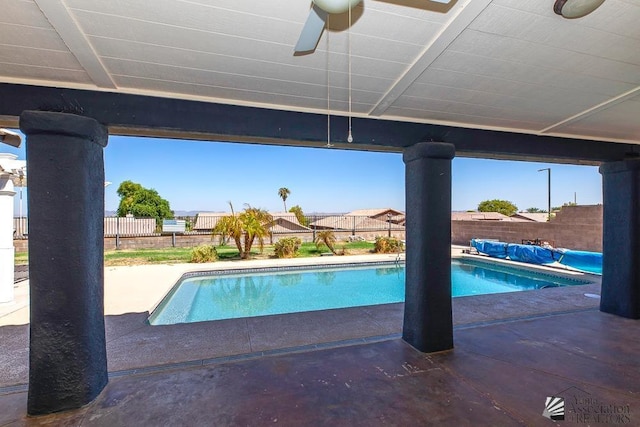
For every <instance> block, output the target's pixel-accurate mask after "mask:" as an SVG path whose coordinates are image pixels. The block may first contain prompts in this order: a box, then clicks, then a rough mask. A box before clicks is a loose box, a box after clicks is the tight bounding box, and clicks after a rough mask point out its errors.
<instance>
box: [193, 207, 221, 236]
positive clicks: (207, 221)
mask: <svg viewBox="0 0 640 427" xmlns="http://www.w3.org/2000/svg"><path fill="white" fill-rule="evenodd" d="M226 215H229V214H228V213H226V212H199V213H198V214H197V215H196V223H195V224H194V225H193V231H209V232H210V231H212V230H213V229H214V228H216V224H217V223H218V221H220V218H222V217H223V216H226Z"/></svg>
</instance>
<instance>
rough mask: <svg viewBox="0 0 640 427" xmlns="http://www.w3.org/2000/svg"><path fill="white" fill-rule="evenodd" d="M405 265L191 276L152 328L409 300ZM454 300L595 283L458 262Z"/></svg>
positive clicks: (180, 284)
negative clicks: (461, 297) (462, 297)
mask: <svg viewBox="0 0 640 427" xmlns="http://www.w3.org/2000/svg"><path fill="white" fill-rule="evenodd" d="M404 282H405V269H404V266H403V265H398V264H388V263H387V264H382V263H378V264H375V265H371V264H369V265H364V266H353V265H352V266H348V267H345V266H330V267H322V268H316V269H313V270H309V267H304V269H301V268H294V269H292V268H286V269H278V270H275V271H274V270H273V269H262V270H250V271H236V272H234V273H229V272H206V273H191V274H187V275H185V276H183V278H182V279H181V280H180V281H179V282H178V283H177V284H176V285H175V286H174V287H173V288H172V290H171V291H170V292H169V293H168V294H167V296H166V297H165V298H164V299H163V301H162V302H161V303H160V304H159V305H158V307H157V308H156V310H154V312H153V314H152V315H151V316H150V317H149V323H151V324H152V325H167V324H175V323H189V322H201V321H207V320H221V319H233V318H243V317H256V316H266V315H272V314H284V313H297V312H303V311H314V310H327V309H334V308H346V307H359V306H366V305H377V304H389V303H398V302H403V301H404ZM451 282H452V295H453V296H454V297H457V296H467V295H480V294H491V293H501V292H514V291H523V290H530V289H540V288H544V287H556V286H568V285H578V284H586V283H589V281H586V280H579V279H573V278H565V277H562V276H556V275H552V274H541V273H537V272H532V271H528V270H523V269H517V268H513V267H510V266H502V265H495V264H493V263H488V262H482V261H476V260H461V259H454V260H452V262H451Z"/></svg>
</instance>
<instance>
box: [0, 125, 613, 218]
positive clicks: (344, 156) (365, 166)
mask: <svg viewBox="0 0 640 427" xmlns="http://www.w3.org/2000/svg"><path fill="white" fill-rule="evenodd" d="M0 151H1V152H10V153H14V154H17V155H18V158H21V159H24V158H25V151H24V144H23V146H22V147H21V148H20V149H13V148H12V147H9V146H7V145H2V148H1V149H0ZM104 154H105V175H106V176H105V178H106V180H107V181H110V182H112V184H111V185H110V186H108V187H107V188H106V190H105V202H106V209H107V210H116V209H117V206H118V202H119V199H118V196H117V194H116V190H117V188H118V185H119V184H120V183H121V182H122V181H124V180H127V179H129V180H132V181H134V182H137V183H140V184H141V185H143V186H144V187H148V188H154V189H155V190H157V191H158V192H159V193H160V195H161V196H162V197H164V198H165V199H167V200H169V202H170V204H171V208H172V209H173V210H186V211H227V210H228V204H227V202H228V201H231V202H233V204H234V207H235V208H236V209H241V208H242V207H243V205H244V204H245V203H248V204H250V205H252V206H255V207H260V208H264V209H267V210H270V211H281V210H283V205H282V200H281V199H280V198H279V197H278V194H277V193H278V189H279V188H280V187H287V188H289V190H291V194H290V196H289V198H288V199H287V207H291V206H293V205H300V206H301V207H302V209H303V210H304V211H305V212H307V213H311V212H348V211H351V210H354V209H366V208H375V207H392V208H396V209H400V210H404V164H403V162H402V156H401V155H400V154H391V153H373V152H360V151H347V150H338V149H335V148H331V149H327V148H321V149H320V148H294V147H279V146H265V145H254V144H232V143H220V142H199V141H178V140H168V139H157V138H138V137H135V138H134V137H120V136H112V137H110V138H109V144H108V145H107V147H106V148H105V153H104ZM546 167H551V169H552V176H551V183H552V200H551V203H552V205H553V206H560V205H562V204H563V203H565V202H570V201H573V200H574V193H576V195H577V201H578V203H579V204H598V203H602V182H601V177H600V174H599V173H598V168H597V167H593V166H573V165H559V164H547V163H528V162H512V161H498V160H482V159H466V158H455V159H454V160H453V199H452V209H453V210H468V209H475V208H477V206H478V203H480V202H481V201H483V200H487V199H504V200H509V201H511V202H513V203H514V204H515V205H516V206H518V208H519V209H521V210H525V209H526V208H529V207H538V208H543V209H546V206H547V173H546V171H545V172H538V169H542V168H546ZM24 199H25V201H26V191H25V193H24ZM15 205H16V213H17V212H18V197H16V203H15ZM25 210H26V209H25Z"/></svg>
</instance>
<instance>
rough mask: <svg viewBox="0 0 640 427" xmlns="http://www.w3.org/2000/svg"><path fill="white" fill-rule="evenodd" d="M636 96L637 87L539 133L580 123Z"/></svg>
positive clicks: (637, 94) (637, 93) (638, 90)
mask: <svg viewBox="0 0 640 427" xmlns="http://www.w3.org/2000/svg"><path fill="white" fill-rule="evenodd" d="M636 96H640V86H638V87H636V88H634V89H631V90H629V91H627V92H624V93H622V94H620V95H618V96H615V97H613V98H611V99H609V100H607V101H604V102H601V103H600V104H598V105H594V106H593V107H591V108H588V109H586V110H584V111H581V112H580V113H578V114H574V115H573V116H571V117H568V118H566V119H564V120H562V121H560V122H558V123H555V124H553V125H551V126H548V127H546V128H544V129H542V130H541V131H540V133H541V134H543V133H553V132H554V131H556V130H558V128H562V127H563V126H565V125H568V124H570V123H573V122H578V121H580V120H582V119H585V118H587V117H589V116H590V115H592V114H595V113H599V112H600V111H602V110H606V109H608V108H610V107H613V106H614V105H618V104H620V103H621V102H624V101H626V100H628V99H631V98H635V97H636Z"/></svg>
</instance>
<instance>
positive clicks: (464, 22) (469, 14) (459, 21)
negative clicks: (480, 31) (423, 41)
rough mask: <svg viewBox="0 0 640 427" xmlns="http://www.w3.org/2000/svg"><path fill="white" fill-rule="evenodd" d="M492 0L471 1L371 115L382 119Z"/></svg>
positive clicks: (423, 52)
mask: <svg viewBox="0 0 640 427" xmlns="http://www.w3.org/2000/svg"><path fill="white" fill-rule="evenodd" d="M491 1H492V0H473V1H471V0H469V1H467V3H466V4H464V5H462V7H461V8H460V9H458V10H457V13H456V14H455V15H454V16H453V17H452V18H451V19H450V20H449V21H448V22H447V23H446V24H445V25H444V27H443V29H442V30H441V31H440V32H439V33H438V34H437V35H436V36H435V38H434V39H433V40H432V42H431V43H430V44H429V45H427V46H426V47H425V48H424V49H423V50H422V52H421V53H420V55H418V57H417V58H416V60H415V61H413V63H412V64H411V65H410V66H409V68H407V69H406V70H405V71H404V73H402V75H401V76H400V78H399V79H398V80H396V81H395V83H394V84H393V85H392V86H391V87H390V88H389V90H388V91H387V92H386V93H385V94H384V95H383V96H382V98H380V100H379V101H378V103H377V104H376V106H375V107H373V108H372V109H371V111H370V112H369V115H371V116H374V117H380V116H381V115H383V114H384V113H385V111H387V110H388V109H389V107H391V106H392V105H393V103H394V102H396V100H397V99H398V98H399V97H400V96H402V94H403V93H404V92H405V91H406V90H407V89H408V88H409V86H411V85H412V84H413V82H415V81H416V80H417V79H418V77H420V76H421V75H422V73H424V72H425V70H426V69H427V68H429V66H430V65H431V64H432V63H433V61H435V60H436V59H438V57H439V56H440V55H442V53H443V52H444V51H445V50H446V49H447V48H448V47H449V45H450V44H451V43H453V41H454V40H455V39H456V38H457V37H458V36H459V35H460V34H461V33H462V32H463V31H464V30H465V29H466V28H467V27H468V26H469V25H470V24H471V23H472V22H473V21H474V20H475V19H476V18H477V17H478V15H480V14H481V13H482V11H483V10H484V9H485V8H486V7H487V6H488V5H489V3H491Z"/></svg>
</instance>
